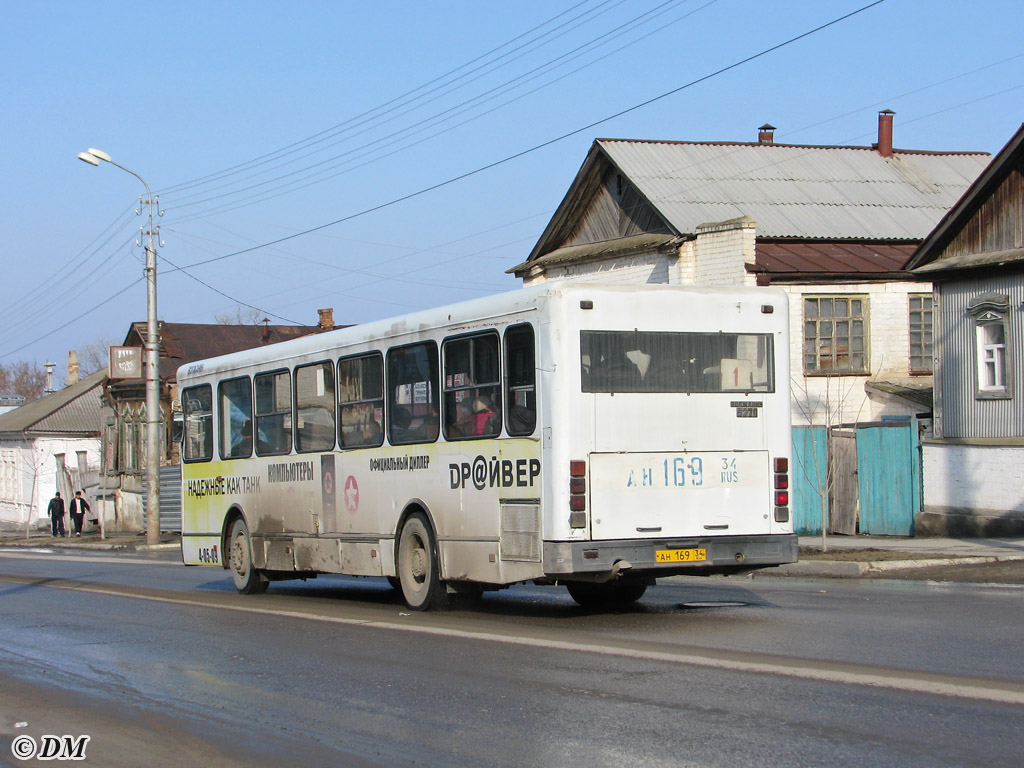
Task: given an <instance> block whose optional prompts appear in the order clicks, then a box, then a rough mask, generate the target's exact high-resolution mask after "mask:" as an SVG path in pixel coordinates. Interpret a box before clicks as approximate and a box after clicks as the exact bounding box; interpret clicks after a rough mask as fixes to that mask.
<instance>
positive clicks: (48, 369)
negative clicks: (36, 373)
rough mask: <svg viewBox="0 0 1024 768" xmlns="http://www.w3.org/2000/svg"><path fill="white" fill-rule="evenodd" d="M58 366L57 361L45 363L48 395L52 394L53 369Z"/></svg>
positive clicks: (46, 391)
mask: <svg viewBox="0 0 1024 768" xmlns="http://www.w3.org/2000/svg"><path fill="white" fill-rule="evenodd" d="M56 367H57V364H56V363H43V368H45V369H46V390H45V393H46V394H47V395H52V394H53V392H54V389H53V369H54V368H56Z"/></svg>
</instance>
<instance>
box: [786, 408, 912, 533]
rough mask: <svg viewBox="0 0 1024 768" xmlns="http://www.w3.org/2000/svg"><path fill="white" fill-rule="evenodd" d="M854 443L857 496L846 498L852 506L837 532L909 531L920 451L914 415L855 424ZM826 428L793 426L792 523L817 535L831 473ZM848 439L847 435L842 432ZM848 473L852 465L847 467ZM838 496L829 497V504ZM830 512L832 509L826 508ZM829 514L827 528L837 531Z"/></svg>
mask: <svg viewBox="0 0 1024 768" xmlns="http://www.w3.org/2000/svg"><path fill="white" fill-rule="evenodd" d="M855 431H856V436H857V437H856V442H857V468H856V473H857V483H856V497H853V495H852V494H853V489H852V488H851V489H850V493H851V498H850V499H848V500H846V501H847V502H848V505H849V506H850V508H851V509H853V508H856V509H857V516H856V524H855V523H854V518H853V516H852V512H851V517H850V519H849V521H848V523H849V530H847V529H846V528H845V527H844V528H843V529H842V530H841V531H840V532H841V533H851V534H852V533H854V526H855V525H856V532H858V533H861V534H865V535H874V536H913V535H914V515H915V514H917V513H918V512H919V511H920V510H921V451H920V441H919V439H918V425H917V421H916V420H913V419H912V420H911V421H909V422H906V421H896V422H892V423H888V422H874V423H872V424H863V425H858V426H856V428H855ZM827 434H828V432H827V430H826V428H825V427H794V428H793V469H792V472H791V473H790V475H791V477H792V485H793V502H792V510H793V525H794V530H795V531H796V533H797V534H799V535H801V536H820V535H821V523H822V520H821V497H822V495H825V496H832V495H834V494H835V493H836V492H837V490H841V488H836V487H833V480H834V472H835V470H833V473H832V474H829V473H828V471H827V467H828V466H829V459H830V455H831V453H832V452H831V451H830V450H829V439H827V438H826V435H827ZM847 439H849V437H848V436H847ZM850 471H851V472H852V467H851V468H850ZM834 501H835V502H836V503H838V502H837V500H834V499H829V502H830V504H831V503H833V502H834ZM830 513H831V510H830ZM834 525H836V521H835V520H834V519H832V518H830V521H829V532H831V533H834V532H836V531H835V530H834V528H833V526H834Z"/></svg>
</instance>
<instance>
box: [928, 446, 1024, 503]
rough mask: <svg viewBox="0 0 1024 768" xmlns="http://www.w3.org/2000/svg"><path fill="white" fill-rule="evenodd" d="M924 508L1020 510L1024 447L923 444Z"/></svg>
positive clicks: (1023, 487) (1023, 492) (1022, 488)
mask: <svg viewBox="0 0 1024 768" xmlns="http://www.w3.org/2000/svg"><path fill="white" fill-rule="evenodd" d="M923 454H924V456H923V472H924V475H923V476H924V478H925V483H924V505H925V509H926V510H927V509H929V508H934V509H971V510H975V511H977V512H981V513H985V512H988V513H993V514H1005V513H1007V512H1024V446H973V445H947V444H935V443H932V444H928V443H926V444H925V445H924V451H923Z"/></svg>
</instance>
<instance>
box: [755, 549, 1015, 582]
mask: <svg viewBox="0 0 1024 768" xmlns="http://www.w3.org/2000/svg"><path fill="white" fill-rule="evenodd" d="M1019 560H1024V555H1016V554H1014V555H966V556H964V557H936V558H928V559H924V560H873V561H868V562H859V561H856V560H801V561H800V562H797V563H788V564H786V565H780V566H778V567H776V568H766V569H764V570H762V571H756V572H755V574H754V575H755V578H756V577H762V576H768V577H771V576H830V577H835V578H842V577H857V576H863V575H864V574H865V573H885V572H886V571H906V570H914V569H918V568H933V567H935V566H943V565H974V564H980V563H1003V562H1010V561H1019Z"/></svg>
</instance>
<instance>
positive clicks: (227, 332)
mask: <svg viewBox="0 0 1024 768" xmlns="http://www.w3.org/2000/svg"><path fill="white" fill-rule="evenodd" d="M335 327H336V328H343V327H345V326H335ZM320 330H321V329H320V327H319V326H316V325H225V324H220V323H209V324H207V323H164V322H161V323H160V378H161V379H162V380H164V381H166V380H168V379H173V378H174V375H175V373H176V371H177V370H178V366H180V365H183V364H185V363H191V362H192V361H194V360H205V359H206V358H208V357H218V356H219V355H228V354H231V353H232V352H240V351H242V350H243V349H255V348H256V347H265V346H267V345H269V344H277V343H278V342H281V341H288V340H290V339H297V338H299V337H300V336H308V335H309V334H311V333H317V332H318V331H320ZM145 339H146V323H141V322H140V323H132V326H131V328H130V329H129V331H128V335H127V336H126V337H125V341H124V344H125V346H145ZM141 383H142V379H137V380H135V379H129V380H122V381H120V382H119V383H118V385H117V386H118V387H124V386H131V385H133V384H141Z"/></svg>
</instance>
